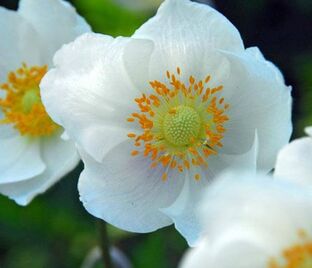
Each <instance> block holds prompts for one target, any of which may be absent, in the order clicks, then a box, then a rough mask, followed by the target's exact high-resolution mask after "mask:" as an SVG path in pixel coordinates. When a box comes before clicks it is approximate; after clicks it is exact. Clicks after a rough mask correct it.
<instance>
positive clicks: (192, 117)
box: [163, 106, 201, 146]
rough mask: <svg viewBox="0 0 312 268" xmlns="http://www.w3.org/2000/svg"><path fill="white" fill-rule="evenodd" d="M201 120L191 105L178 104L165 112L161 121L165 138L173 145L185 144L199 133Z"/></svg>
mask: <svg viewBox="0 0 312 268" xmlns="http://www.w3.org/2000/svg"><path fill="white" fill-rule="evenodd" d="M200 126H201V120H200V116H199V114H198V113H197V112H196V111H195V110H194V109H193V108H191V107H188V106H178V107H176V108H173V109H171V110H170V112H169V113H167V114H166V116H165V118H164V122H163V133H164V137H165V139H166V140H167V141H168V142H170V143H171V144H173V145H175V146H185V145H188V144H190V143H191V140H192V139H194V138H196V137H197V136H198V134H199V131H200Z"/></svg>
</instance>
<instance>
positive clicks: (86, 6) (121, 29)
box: [73, 0, 150, 36]
mask: <svg viewBox="0 0 312 268" xmlns="http://www.w3.org/2000/svg"><path fill="white" fill-rule="evenodd" d="M73 4H74V5H75V6H76V8H77V10H78V12H79V13H80V14H81V15H82V16H83V17H84V18H85V19H86V20H87V21H88V22H89V23H90V24H91V25H92V29H93V31H95V32H98V33H105V34H108V35H112V36H119V35H122V36H130V35H131V34H132V33H133V32H134V31H135V29H137V28H138V27H139V26H140V25H141V24H142V23H143V22H144V21H145V20H146V19H147V18H148V16H149V15H150V14H144V13H143V14H141V13H136V12H134V11H130V10H127V9H125V8H123V7H121V6H119V5H117V4H116V3H114V2H113V1H110V0H87V1H86V0H73Z"/></svg>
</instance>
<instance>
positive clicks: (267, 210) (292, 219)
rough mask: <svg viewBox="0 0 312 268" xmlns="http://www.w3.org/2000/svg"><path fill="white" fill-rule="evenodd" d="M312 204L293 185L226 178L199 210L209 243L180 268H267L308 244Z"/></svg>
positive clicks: (262, 179)
mask: <svg viewBox="0 0 312 268" xmlns="http://www.w3.org/2000/svg"><path fill="white" fill-rule="evenodd" d="M311 201H312V195H311V192H310V191H309V190H306V189H304V188H303V187H297V186H296V185H294V184H292V183H288V182H282V181H279V180H273V178H271V177H267V176H264V175H258V176H255V175H251V174H248V173H235V172H234V173H233V172H228V173H226V174H224V175H222V176H221V177H219V179H218V180H217V182H216V183H215V184H214V185H212V186H211V187H210V188H209V189H208V190H207V192H206V195H205V198H204V199H203V202H202V205H201V209H200V215H201V217H202V223H203V224H204V226H205V227H204V230H205V235H206V239H205V240H203V244H201V245H200V247H199V249H194V250H193V252H190V253H189V255H188V256H187V257H186V259H185V261H184V262H183V264H182V267H205V266H201V265H204V264H205V263H209V264H210V265H211V266H209V267H211V268H230V267H232V268H242V267H244V268H245V267H246V268H247V267H257V268H258V267H259V268H265V267H269V266H268V265H269V262H270V261H271V260H272V258H276V259H279V258H280V257H281V256H282V253H283V251H284V250H285V249H287V248H289V247H291V246H292V245H298V244H300V243H302V242H304V241H305V240H304V239H303V238H302V236H303V234H302V233H305V234H306V235H307V236H309V237H310V235H311V231H312V228H311V221H312V202H311ZM301 239H303V240H302V241H301ZM194 264H198V265H199V266H194ZM192 265H193V266H192Z"/></svg>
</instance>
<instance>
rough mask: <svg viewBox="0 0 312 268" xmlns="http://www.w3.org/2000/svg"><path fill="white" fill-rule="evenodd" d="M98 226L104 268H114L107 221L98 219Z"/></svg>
mask: <svg viewBox="0 0 312 268" xmlns="http://www.w3.org/2000/svg"><path fill="white" fill-rule="evenodd" d="M97 227H98V232H99V235H100V239H99V240H100V241H99V242H100V248H101V252H102V259H103V264H104V268H114V266H113V263H112V259H111V255H110V243H109V238H108V232H107V223H106V222H105V221H103V220H97Z"/></svg>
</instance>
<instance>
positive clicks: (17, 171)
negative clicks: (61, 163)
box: [0, 136, 46, 192]
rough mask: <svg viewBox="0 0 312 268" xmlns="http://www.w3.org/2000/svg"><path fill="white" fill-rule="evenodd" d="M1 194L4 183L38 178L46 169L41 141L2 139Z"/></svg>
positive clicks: (0, 151)
mask: <svg viewBox="0 0 312 268" xmlns="http://www.w3.org/2000/svg"><path fill="white" fill-rule="evenodd" d="M0 148H1V150H0V159H1V162H0V170H1V172H0V192H1V185H2V184H4V183H13V182H19V181H22V180H25V179H29V178H31V177H34V176H37V175H38V174H40V173H42V172H43V171H44V170H45V169H46V164H45V163H44V161H43V159H42V158H41V156H40V141H32V140H29V139H27V138H21V137H20V136H13V137H6V138H0Z"/></svg>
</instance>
